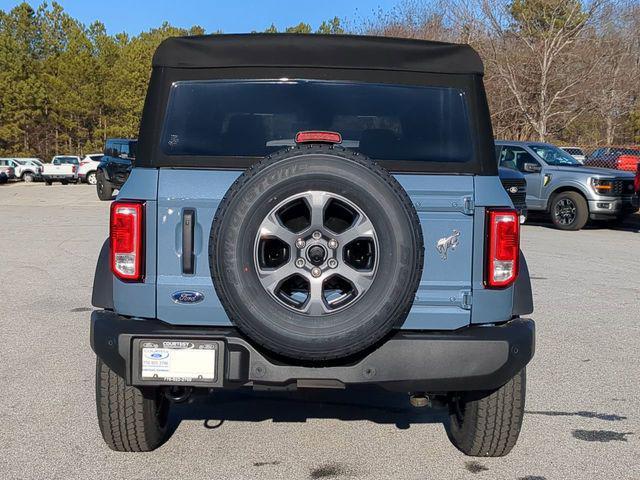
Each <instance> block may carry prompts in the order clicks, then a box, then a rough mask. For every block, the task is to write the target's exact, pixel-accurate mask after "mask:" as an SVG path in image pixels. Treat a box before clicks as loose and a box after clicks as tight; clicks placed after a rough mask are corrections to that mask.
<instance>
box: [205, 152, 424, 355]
mask: <svg viewBox="0 0 640 480" xmlns="http://www.w3.org/2000/svg"><path fill="white" fill-rule="evenodd" d="M423 257H424V247H423V241H422V230H421V227H420V222H419V220H418V216H417V214H416V211H415V209H414V207H413V204H412V203H411V201H410V199H409V197H408V196H407V193H406V192H405V191H404V189H403V188H402V187H401V186H400V184H399V183H398V182H397V181H396V180H395V179H394V178H393V177H392V176H391V175H390V174H389V173H388V172H387V171H386V170H384V169H383V168H382V167H380V166H379V165H378V164H376V163H375V162H372V161H371V160H369V159H367V158H365V157H363V156H362V155H359V154H357V153H355V152H351V151H349V150H346V149H344V148H342V147H334V146H330V145H315V144H314V145H303V146H297V147H293V148H290V149H287V150H285V151H282V152H280V153H277V154H275V155H273V156H271V157H268V158H267V159H265V160H263V161H260V162H259V163H257V164H255V165H254V166H252V167H251V168H250V169H248V170H247V171H245V172H244V173H243V174H242V175H241V176H240V177H239V178H238V179H237V180H236V181H235V183H234V184H233V185H232V186H231V188H230V189H229V191H228V192H227V193H226V195H225V197H224V199H223V200H222V202H221V203H220V206H219V207H218V211H217V212H216V215H215V218H214V220H213V225H212V229H211V238H210V242H209V261H210V267H211V272H212V277H213V284H214V286H215V289H216V292H217V294H218V297H219V298H220V301H221V302H222V305H223V306H224V308H225V310H226V312H227V314H228V316H229V318H230V320H231V321H232V322H233V324H234V325H236V326H237V327H238V329H239V330H240V331H241V332H243V333H244V334H245V335H246V336H247V337H249V338H250V339H251V340H253V341H254V342H255V343H257V344H259V345H260V346H263V347H265V348H266V349H268V350H270V351H272V352H274V353H276V354H279V355H283V356H286V357H289V358H292V359H297V360H303V361H320V360H329V359H337V358H344V357H348V356H350V355H353V354H356V353H358V352H360V351H362V350H364V349H366V348H368V347H370V346H372V345H373V344H375V343H376V342H378V341H379V340H381V339H382V338H383V337H385V336H386V335H387V334H389V332H390V331H391V330H392V329H393V328H394V327H398V326H400V325H402V323H403V322H404V320H405V318H406V316H407V314H408V312H409V309H410V308H411V305H412V302H413V299H414V296H415V293H416V290H417V288H418V284H419V282H420V277H421V274H422V264H423Z"/></svg>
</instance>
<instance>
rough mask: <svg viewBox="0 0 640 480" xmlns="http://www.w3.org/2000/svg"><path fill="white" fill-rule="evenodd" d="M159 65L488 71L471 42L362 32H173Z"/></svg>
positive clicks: (155, 62) (162, 48)
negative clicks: (392, 36)
mask: <svg viewBox="0 0 640 480" xmlns="http://www.w3.org/2000/svg"><path fill="white" fill-rule="evenodd" d="M153 66H154V67H173V68H224V67H312V68H346V69H367V70H395V71H408V72H426V73H454V74H482V73H483V66H482V61H481V60H480V56H479V55H478V53H477V52H476V51H475V50H474V49H473V48H471V47H470V46H469V45H460V44H455V43H443V42H431V41H424V40H409V39H400V38H389V37H371V36H358V35H313V34H310V35H305V34H270V33H269V34H241V35H198V36H189V37H172V38H168V39H167V40H165V41H164V42H162V43H161V44H160V46H159V47H158V49H157V50H156V53H155V55H154V56H153Z"/></svg>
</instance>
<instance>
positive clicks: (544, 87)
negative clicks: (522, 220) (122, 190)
mask: <svg viewBox="0 0 640 480" xmlns="http://www.w3.org/2000/svg"><path fill="white" fill-rule="evenodd" d="M284 31H286V32H289V33H300V34H311V33H315V34H342V33H355V34H370V35H387V36H396V37H409V38H420V39H429V40H442V41H453V42H460V43H469V44H471V45H472V46H473V47H474V48H476V49H477V50H478V52H480V54H481V56H482V58H483V61H484V63H485V68H486V75H485V84H486V87H487V95H488V98H489V103H490V107H491V112H492V118H493V124H494V130H495V133H496V136H499V137H501V138H515V139H530V138H533V139H540V140H549V141H560V142H564V143H576V144H588V145H601V144H615V143H618V144H628V143H633V142H640V81H639V80H638V79H639V78H640V5H639V4H638V3H637V2H636V1H629V2H628V3H625V2H624V1H614V0H590V1H589V2H581V1H579V0H459V1H455V0H454V1H446V2H445V1H442V2H441V3H439V2H433V1H430V2H421V1H407V2H404V3H401V4H400V5H399V6H398V7H396V8H394V9H392V10H390V11H379V12H377V14H376V15H374V16H373V17H372V18H368V19H364V20H362V19H361V20H353V19H339V18H337V17H336V18H333V19H329V20H327V21H324V22H322V24H321V25H320V26H319V27H318V28H317V29H315V30H314V29H313V28H312V27H311V25H309V24H308V23H304V22H301V23H299V24H298V25H294V26H291V27H289V28H286V29H285V30H284ZM265 32H266V33H277V32H278V29H277V28H276V27H275V26H274V25H271V26H270V27H269V28H267V29H266V30H265ZM204 33H205V31H204V29H203V28H201V27H199V26H193V27H191V28H188V29H184V28H177V27H174V26H172V25H170V24H168V23H164V24H163V25H161V26H160V27H158V28H154V29H151V30H149V31H145V32H142V33H140V34H139V35H128V34H126V33H117V34H109V33H107V30H106V28H105V26H104V24H102V23H101V22H99V21H96V22H94V23H92V24H91V25H84V24H83V23H81V22H79V21H78V20H76V19H74V18H73V17H71V16H70V15H69V14H68V13H66V12H65V11H64V9H63V8H62V7H61V6H60V5H59V4H57V3H52V4H51V5H48V4H45V3H43V4H42V5H40V6H39V7H37V8H35V9H34V8H32V7H30V6H29V4H27V3H21V4H19V5H17V6H16V7H14V8H13V9H11V10H9V11H0V156H38V157H41V158H45V159H48V158H51V156H52V155H55V154H60V153H88V152H92V151H101V150H102V147H103V145H104V142H105V140H106V138H108V137H135V136H136V135H137V133H138V124H139V120H140V115H141V112H142V105H143V102H144V96H145V93H146V87H147V81H148V78H149V74H150V66H151V58H152V56H153V52H154V50H155V48H156V47H157V46H158V45H159V43H160V42H161V41H162V40H164V39H165V38H167V37H170V36H176V35H199V34H204ZM213 33H221V32H213Z"/></svg>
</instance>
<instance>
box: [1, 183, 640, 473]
mask: <svg viewBox="0 0 640 480" xmlns="http://www.w3.org/2000/svg"><path fill="white" fill-rule="evenodd" d="M108 205H109V204H108V203H107V202H100V201H99V200H98V199H97V197H96V194H95V188H93V187H89V186H87V185H68V186H62V185H59V184H56V185H54V186H51V187H46V186H44V185H43V184H12V185H4V186H0V244H1V245H2V249H1V251H2V253H1V256H0V285H1V289H2V295H0V342H1V344H2V350H1V352H2V354H1V356H0V358H1V361H0V378H1V379H2V380H1V382H2V383H1V388H0V419H1V425H2V427H1V428H0V472H2V478H48V479H50V478H114V479H115V478H123V479H131V478H155V479H158V478H185V479H186V478H199V479H201V478H224V479H248V478H255V479H275V478H282V479H305V478H311V479H320V478H368V479H385V478H389V479H443V478H473V479H482V478H488V479H489V478H490V479H495V478H499V479H528V480H541V479H548V480H551V479H561V478H585V479H591V478H597V479H604V478H611V479H632V478H636V479H637V478H640V473H639V472H640V468H639V463H638V451H640V440H639V438H638V437H639V436H640V389H639V388H638V379H639V378H640V350H639V349H638V339H639V338H640V326H639V323H640V268H639V267H640V261H639V258H640V257H639V256H640V233H638V230H639V227H640V221H638V219H637V218H636V219H635V220H633V221H631V222H630V223H627V224H626V225H624V226H623V227H622V228H618V229H611V228H609V227H608V226H606V225H597V226H594V227H591V228H587V229H585V230H582V231H579V232H561V231H558V230H554V229H552V228H550V227H549V226H548V225H545V224H539V225H538V224H536V225H527V226H525V227H524V230H523V250H524V252H525V254H526V256H527V259H528V263H529V268H530V271H531V275H532V282H533V289H534V301H535V312H534V314H533V318H534V319H535V320H536V322H537V346H536V350H537V351H536V356H535V358H534V360H533V363H532V364H531V365H530V367H529V368H528V370H527V375H528V385H527V387H528V396H527V409H526V410H527V414H526V415H525V423H524V426H523V430H522V433H521V436H520V441H519V443H518V445H517V446H516V448H515V449H514V450H513V452H512V453H511V454H510V455H509V456H508V457H506V458H501V459H500V458H498V459H473V458H469V457H465V456H463V455H462V454H460V453H459V452H457V451H456V450H455V449H454V447H453V446H451V444H450V443H449V441H448V440H447V438H446V435H445V431H444V427H443V424H442V422H443V420H444V415H443V412H442V411H437V410H427V409H413V408H411V407H410V406H409V402H408V397H407V396H405V395H397V394H388V393H383V392H371V391H347V392H342V391H338V392H335V391H320V392H309V391H307V392H304V391H302V392H298V393H296V394H293V395H291V394H289V395H284V394H270V393H264V392H261V393H252V392H242V393H225V394H223V395H219V396H216V397H212V398H209V399H206V400H205V399H203V398H196V399H195V400H194V402H193V403H191V404H188V405H183V406H180V408H178V409H177V412H176V421H179V422H180V423H179V425H178V427H177V432H176V434H175V435H174V436H173V438H172V439H171V440H170V441H169V443H167V444H166V445H165V446H163V447H161V448H160V449H159V450H157V451H156V452H153V453H147V454H123V453H115V452H112V451H110V450H109V449H108V448H107V447H106V445H105V444H104V443H103V442H102V439H101V437H100V432H99V430H98V426H97V422H96V418H95V406H94V368H95V363H94V362H95V360H94V355H93V352H92V351H91V349H90V347H89V314H90V311H91V309H92V307H91V302H90V300H91V288H92V281H93V270H94V267H95V260H96V258H97V255H98V251H99V248H100V246H101V245H102V242H103V240H104V239H105V238H106V236H107V231H108ZM256 397H260V398H261V399H264V398H265V397H268V398H269V400H268V401H266V402H265V401H260V402H256V401H255V399H256Z"/></svg>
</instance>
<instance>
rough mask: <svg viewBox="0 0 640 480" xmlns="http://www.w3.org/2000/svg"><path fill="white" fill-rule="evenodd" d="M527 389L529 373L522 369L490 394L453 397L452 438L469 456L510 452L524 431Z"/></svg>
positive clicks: (450, 416) (491, 455)
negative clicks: (521, 430)
mask: <svg viewBox="0 0 640 480" xmlns="http://www.w3.org/2000/svg"><path fill="white" fill-rule="evenodd" d="M525 392H526V374H525V370H524V369H522V370H521V371H520V372H519V373H517V374H516V375H515V376H514V377H513V378H512V379H511V380H509V381H508V382H507V383H506V384H504V385H503V386H502V387H500V388H499V389H497V390H495V391H493V392H491V393H489V394H486V395H482V394H481V393H479V392H469V393H466V394H463V395H461V396H459V397H457V398H453V399H452V400H451V401H450V404H449V408H450V413H449V425H448V427H447V434H448V435H449V440H451V443H453V445H454V446H455V447H456V448H457V449H458V450H460V451H461V452H462V453H464V454H465V455H469V456H473V457H502V456H504V455H507V454H508V453H509V452H510V451H511V449H512V448H513V447H514V446H515V444H516V442H517V440H518V435H519V434H520V428H521V427H522V419H523V416H524V404H525Z"/></svg>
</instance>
